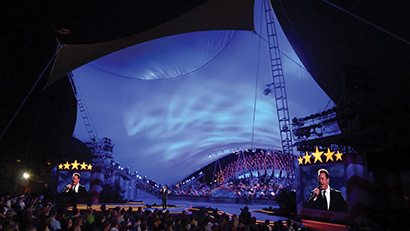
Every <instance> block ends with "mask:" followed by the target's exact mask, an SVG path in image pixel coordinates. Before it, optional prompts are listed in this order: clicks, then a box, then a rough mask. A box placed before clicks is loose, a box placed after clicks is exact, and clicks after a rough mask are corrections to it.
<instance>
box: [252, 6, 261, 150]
mask: <svg viewBox="0 0 410 231" xmlns="http://www.w3.org/2000/svg"><path fill="white" fill-rule="evenodd" d="M262 10H263V7H262V6H261V14H260V15H262V12H263V11H262ZM259 31H262V17H261V18H260V22H259ZM254 32H255V33H256V31H254ZM261 40H262V39H261V37H259V44H258V61H257V66H256V80H255V99H254V102H253V117H252V135H251V150H252V149H253V140H254V137H255V120H256V102H257V99H258V82H259V81H258V80H259V66H260V56H261Z"/></svg>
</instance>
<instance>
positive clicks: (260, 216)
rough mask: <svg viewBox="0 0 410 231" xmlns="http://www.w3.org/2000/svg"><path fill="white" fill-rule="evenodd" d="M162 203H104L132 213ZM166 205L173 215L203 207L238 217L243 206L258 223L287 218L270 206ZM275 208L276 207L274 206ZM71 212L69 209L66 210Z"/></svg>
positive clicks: (180, 202)
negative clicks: (130, 209)
mask: <svg viewBox="0 0 410 231" xmlns="http://www.w3.org/2000/svg"><path fill="white" fill-rule="evenodd" d="M161 204H162V201H161V199H156V198H143V199H141V202H127V203H121V204H112V203H106V204H105V206H106V208H107V209H110V208H117V207H120V208H121V209H122V208H124V209H125V210H128V208H130V207H131V208H132V210H133V211H137V210H138V208H140V207H141V209H142V210H147V209H148V210H151V211H152V210H154V209H159V210H162V206H161ZM167 204H168V205H172V207H169V208H168V210H169V211H170V212H171V213H173V214H177V213H181V212H182V211H186V212H187V213H190V212H191V211H192V209H195V208H198V207H205V208H211V209H217V210H218V211H220V213H226V214H228V215H229V216H232V215H233V214H236V215H238V216H239V214H240V213H241V209H243V208H244V207H245V206H248V208H249V211H250V212H251V215H252V216H253V217H255V218H256V219H257V220H258V222H264V221H265V220H269V221H271V222H273V221H278V220H282V221H285V220H286V219H287V218H286V217H281V216H276V215H273V214H272V212H270V211H266V210H264V208H267V207H273V208H275V206H272V205H266V204H263V205H262V204H248V205H245V204H235V203H215V202H192V201H185V200H168V203H167ZM101 205H102V204H93V205H92V207H91V208H92V209H94V210H96V211H99V210H100V207H101ZM276 207H277V206H276ZM68 209H69V210H71V208H68ZM78 209H80V210H83V209H87V205H86V204H79V205H78Z"/></svg>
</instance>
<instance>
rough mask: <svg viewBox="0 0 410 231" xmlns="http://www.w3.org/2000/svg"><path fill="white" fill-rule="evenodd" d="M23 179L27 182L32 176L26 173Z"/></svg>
mask: <svg viewBox="0 0 410 231" xmlns="http://www.w3.org/2000/svg"><path fill="white" fill-rule="evenodd" d="M23 178H24V179H26V180H27V179H28V178H30V174H28V173H26V172H25V173H23Z"/></svg>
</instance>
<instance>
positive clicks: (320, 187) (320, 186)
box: [314, 184, 322, 197]
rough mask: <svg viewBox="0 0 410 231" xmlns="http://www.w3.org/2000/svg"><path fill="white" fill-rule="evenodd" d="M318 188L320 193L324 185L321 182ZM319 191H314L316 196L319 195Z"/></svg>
mask: <svg viewBox="0 0 410 231" xmlns="http://www.w3.org/2000/svg"><path fill="white" fill-rule="evenodd" d="M316 188H317V189H319V193H320V192H321V191H322V185H321V184H319V185H318V186H317V187H316ZM319 193H314V194H315V197H316V196H318V195H319Z"/></svg>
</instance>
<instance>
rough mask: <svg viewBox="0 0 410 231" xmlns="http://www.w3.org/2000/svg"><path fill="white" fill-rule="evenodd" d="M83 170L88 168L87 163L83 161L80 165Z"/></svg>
mask: <svg viewBox="0 0 410 231" xmlns="http://www.w3.org/2000/svg"><path fill="white" fill-rule="evenodd" d="M80 167H81V170H83V169H84V170H86V169H87V164H86V163H85V162H84V161H83V163H82V164H81V165H80Z"/></svg>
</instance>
